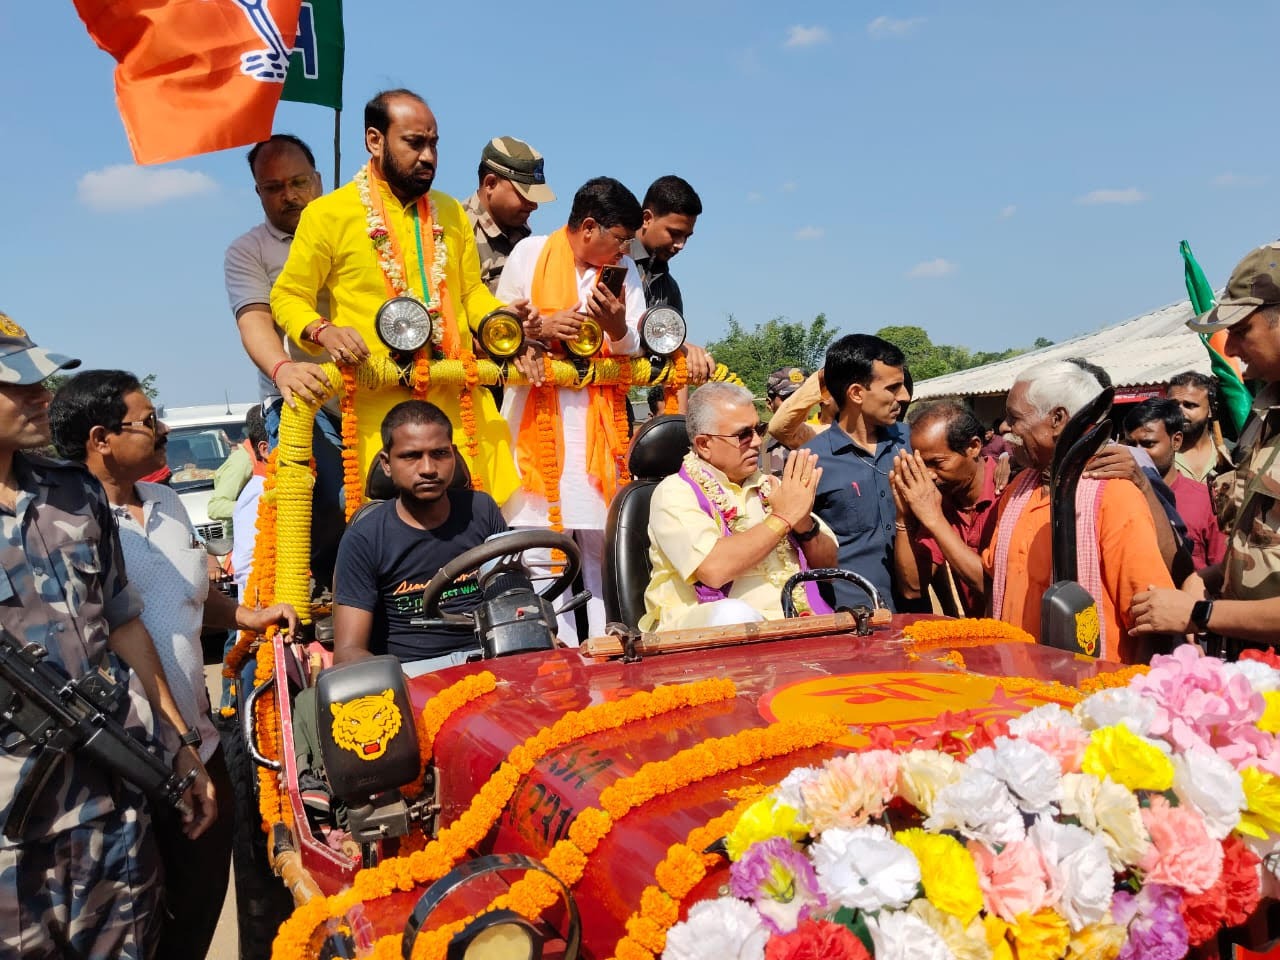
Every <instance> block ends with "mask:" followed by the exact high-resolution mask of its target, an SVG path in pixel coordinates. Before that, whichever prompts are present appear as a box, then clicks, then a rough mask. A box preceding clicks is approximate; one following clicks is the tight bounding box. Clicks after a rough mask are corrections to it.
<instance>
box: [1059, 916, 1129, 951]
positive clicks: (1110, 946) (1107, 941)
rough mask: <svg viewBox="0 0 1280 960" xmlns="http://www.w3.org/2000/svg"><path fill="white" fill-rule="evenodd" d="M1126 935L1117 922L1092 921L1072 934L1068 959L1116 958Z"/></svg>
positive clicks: (1068, 947) (1068, 948)
mask: <svg viewBox="0 0 1280 960" xmlns="http://www.w3.org/2000/svg"><path fill="white" fill-rule="evenodd" d="M1125 936H1126V932H1125V928H1124V927H1122V926H1120V925H1119V924H1117V923H1091V924H1089V926H1087V927H1085V928H1084V929H1083V930H1081V931H1080V932H1079V933H1076V934H1072V936H1071V942H1070V943H1069V944H1068V945H1067V960H1115V958H1116V957H1118V956H1119V955H1120V949H1121V948H1122V947H1123V946H1124V939H1125Z"/></svg>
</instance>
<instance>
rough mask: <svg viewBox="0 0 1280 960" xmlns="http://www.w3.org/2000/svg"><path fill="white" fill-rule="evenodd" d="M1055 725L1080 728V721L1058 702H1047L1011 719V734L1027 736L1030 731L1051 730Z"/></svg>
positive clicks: (1013, 735)
mask: <svg viewBox="0 0 1280 960" xmlns="http://www.w3.org/2000/svg"><path fill="white" fill-rule="evenodd" d="M1054 727H1075V728H1077V729H1079V728H1080V721H1079V720H1077V719H1076V718H1075V716H1073V715H1072V714H1071V713H1069V712H1068V711H1066V710H1063V709H1062V708H1061V707H1060V706H1058V705H1057V704H1056V703H1046V704H1043V705H1042V706H1039V707H1036V708H1035V709H1034V710H1028V711H1027V712H1026V713H1024V714H1023V715H1022V716H1020V717H1014V718H1013V719H1012V720H1010V721H1009V735H1010V736H1012V737H1025V736H1026V735H1027V734H1028V733H1033V732H1035V731H1037V730H1050V729H1052V728H1054Z"/></svg>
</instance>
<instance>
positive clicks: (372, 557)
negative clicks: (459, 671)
mask: <svg viewBox="0 0 1280 960" xmlns="http://www.w3.org/2000/svg"><path fill="white" fill-rule="evenodd" d="M456 456H457V454H456V453H455V451H454V448H453V425H452V424H451V423H450V422H449V418H448V417H447V416H445V414H444V412H443V411H442V410H441V409H440V408H439V407H437V406H436V405H435V404H431V403H426V402H425V401H422V400H406V401H404V402H403V403H398V404H396V405H395V406H394V407H392V408H391V410H390V411H389V412H388V413H387V415H386V418H385V419H384V420H383V421H382V450H381V451H380V452H379V454H378V461H379V463H380V464H381V466H382V469H383V470H384V471H385V472H386V474H387V476H388V477H389V478H390V479H391V484H392V486H393V487H395V491H396V497H395V499H393V500H386V501H384V502H383V503H380V504H378V505H377V506H375V507H372V508H370V509H369V510H367V511H366V512H365V513H364V514H362V515H361V516H360V517H359V519H358V520H356V521H355V522H354V523H352V525H351V526H350V528H349V529H348V530H347V532H346V533H345V534H344V535H343V538H342V543H341V545H340V546H339V548H338V563H337V567H336V569H335V571H334V607H333V634H334V643H333V662H334V663H335V664H340V663H349V662H351V661H353V660H359V659H361V658H362V657H367V656H370V655H373V654H381V653H391V654H395V655H396V656H397V657H399V658H400V660H401V662H402V663H404V664H406V670H405V672H406V673H408V674H409V675H411V676H416V675H418V674H421V673H427V672H429V671H432V670H440V669H443V668H445V667H448V666H452V665H454V664H458V663H463V662H464V661H465V660H466V658H467V656H468V654H471V653H478V652H479V648H478V647H477V646H476V643H475V640H474V639H473V638H472V637H470V636H468V635H466V634H459V633H447V632H439V631H430V630H426V629H424V628H422V627H415V626H412V625H411V623H410V621H411V620H413V619H414V618H415V617H420V616H422V591H423V588H424V587H426V585H427V582H428V581H429V580H430V579H431V578H432V577H433V576H434V575H435V573H436V571H438V570H439V569H440V568H441V567H443V566H444V565H445V564H446V563H448V562H449V561H450V560H453V559H454V558H455V557H457V556H459V555H460V554H462V553H464V552H465V551H467V550H470V549H471V548H472V547H476V546H479V545H480V544H481V543H483V542H484V540H485V539H486V538H487V537H489V536H491V535H492V534H495V533H501V532H503V531H505V530H506V529H507V525H506V523H505V522H504V521H503V519H502V513H501V511H500V510H499V509H498V505H497V503H495V502H494V499H493V498H492V497H491V496H489V495H488V494H487V493H480V492H478V491H474V490H469V489H456V490H455V489H450V483H451V482H452V480H453V476H454V468H455V466H456V460H455V457H456ZM478 601H479V595H478V586H477V584H476V581H475V576H474V574H472V575H471V577H470V579H464V580H462V581H461V582H460V583H457V584H455V585H454V586H453V587H452V588H451V589H450V590H449V591H448V592H447V593H445V595H444V597H443V598H442V601H441V604H440V609H441V611H444V612H448V613H468V612H470V611H471V610H473V609H475V607H476V604H477V603H478ZM410 663H412V666H409V664H410Z"/></svg>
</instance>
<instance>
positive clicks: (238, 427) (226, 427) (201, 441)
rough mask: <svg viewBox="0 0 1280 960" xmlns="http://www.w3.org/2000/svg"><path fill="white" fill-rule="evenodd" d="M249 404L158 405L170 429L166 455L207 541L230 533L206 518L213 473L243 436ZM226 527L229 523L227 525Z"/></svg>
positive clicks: (173, 481)
mask: <svg viewBox="0 0 1280 960" xmlns="http://www.w3.org/2000/svg"><path fill="white" fill-rule="evenodd" d="M252 406H253V404H252V403H211V404H204V405H201V406H195V407H168V408H165V407H161V408H160V410H159V411H158V412H159V414H160V419H161V420H163V421H164V422H165V425H166V426H167V427H168V428H169V439H168V446H167V447H166V457H167V460H168V464H169V469H170V471H172V474H173V476H172V477H171V478H170V481H169V482H170V485H171V486H172V487H173V489H174V490H176V491H177V492H178V496H179V497H180V498H181V500H182V505H183V506H184V507H186V508H187V514H188V515H189V516H190V517H191V522H192V524H193V525H194V526H195V528H196V532H197V533H199V534H200V536H201V537H203V538H204V539H205V540H206V541H208V540H220V539H223V538H224V537H228V536H230V534H231V530H230V529H229V528H225V527H224V524H223V522H222V521H220V520H213V521H211V520H210V519H209V497H210V496H212V494H213V475H214V473H215V472H217V469H218V468H219V467H220V466H222V463H223V461H224V460H226V459H227V457H228V456H230V455H231V451H232V450H233V449H235V446H236V444H238V443H240V442H241V441H242V440H243V439H244V418H245V414H247V413H248V412H249V408H250V407H252ZM228 526H229V525H228Z"/></svg>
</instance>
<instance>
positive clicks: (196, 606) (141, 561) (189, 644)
mask: <svg viewBox="0 0 1280 960" xmlns="http://www.w3.org/2000/svg"><path fill="white" fill-rule="evenodd" d="M136 488H137V491H138V496H139V497H141V498H142V519H143V524H142V525H141V526H140V525H139V524H138V521H137V520H135V519H134V518H133V514H132V513H130V512H129V510H128V508H127V507H117V506H114V505H113V506H112V508H111V512H112V513H114V514H115V517H116V523H117V524H118V525H119V527H120V548H121V550H122V551H123V552H124V565H125V569H127V570H128V571H129V582H130V583H131V584H133V585H134V587H136V588H137V590H138V592H139V593H140V594H141V595H142V603H143V607H142V623H143V626H145V627H146V628H147V633H149V634H151V639H152V641H153V642H154V643H155V647H156V653H157V655H158V656H159V657H160V666H161V667H163V668H164V677H165V680H166V681H167V682H168V684H169V691H170V693H172V694H173V702H174V703H175V704H176V705H177V707H178V712H179V713H181V714H182V719H183V720H185V721H186V722H187V725H188V726H190V727H194V728H195V729H197V730H198V731H200V736H201V738H202V742H201V744H200V759H201V760H202V761H205V762H208V760H209V758H210V757H212V756H213V752H214V751H215V750H217V749H218V731H217V730H216V729H215V728H214V726H213V721H212V719H211V718H210V716H209V691H208V690H207V689H206V688H205V685H204V655H203V651H202V650H201V648H200V630H201V627H202V626H203V624H204V602H205V599H206V598H207V597H208V596H209V565H208V563H209V561H208V554H206V553H205V549H204V547H203V545H201V543H200V541H199V539H198V538H197V537H196V532H195V530H194V528H192V526H191V520H190V518H189V517H188V516H187V511H186V508H184V507H183V506H182V501H181V500H179V499H178V494H177V493H175V492H174V491H173V489H172V488H170V487H166V486H165V485H164V484H160V483H138V484H137V487H136Z"/></svg>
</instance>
